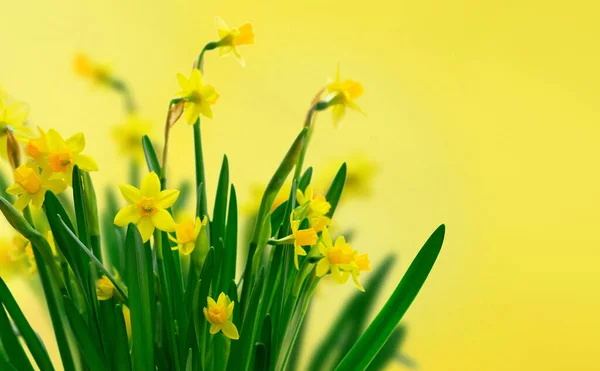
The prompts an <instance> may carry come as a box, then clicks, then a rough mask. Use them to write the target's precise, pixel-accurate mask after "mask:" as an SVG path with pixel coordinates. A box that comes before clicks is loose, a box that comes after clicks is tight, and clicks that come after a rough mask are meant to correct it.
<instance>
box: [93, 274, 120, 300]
mask: <svg viewBox="0 0 600 371" xmlns="http://www.w3.org/2000/svg"><path fill="white" fill-rule="evenodd" d="M114 294H115V285H113V283H112V281H111V280H109V279H108V277H106V276H104V275H103V276H102V278H100V279H99V280H98V281H96V296H97V297H98V300H108V299H110V298H112V297H113V295H114Z"/></svg>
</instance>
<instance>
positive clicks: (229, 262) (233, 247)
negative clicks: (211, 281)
mask: <svg viewBox="0 0 600 371" xmlns="http://www.w3.org/2000/svg"><path fill="white" fill-rule="evenodd" d="M237 240H238V210H237V196H236V193H235V187H234V186H233V184H232V185H231V196H230V197H229V210H228V212H227V227H226V231H225V254H224V257H223V268H222V270H221V281H220V286H221V291H223V292H226V291H227V289H228V288H229V285H230V282H231V281H232V280H234V279H235V267H236V262H237Z"/></svg>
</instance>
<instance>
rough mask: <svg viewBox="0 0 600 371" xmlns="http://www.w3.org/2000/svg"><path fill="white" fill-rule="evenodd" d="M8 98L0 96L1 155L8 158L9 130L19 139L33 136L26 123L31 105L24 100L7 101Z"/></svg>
mask: <svg viewBox="0 0 600 371" xmlns="http://www.w3.org/2000/svg"><path fill="white" fill-rule="evenodd" d="M5 100H6V98H5V97H3V96H0V156H2V157H3V158H7V152H6V146H7V144H6V132H7V131H8V130H9V131H11V132H12V133H13V135H14V136H15V138H16V139H17V140H19V141H22V142H24V141H26V140H27V138H29V137H31V135H32V132H31V130H30V129H29V128H28V127H26V126H25V125H24V122H25V120H26V119H27V116H28V115H29V106H27V104H25V103H22V102H15V103H11V104H7V103H6V101H5Z"/></svg>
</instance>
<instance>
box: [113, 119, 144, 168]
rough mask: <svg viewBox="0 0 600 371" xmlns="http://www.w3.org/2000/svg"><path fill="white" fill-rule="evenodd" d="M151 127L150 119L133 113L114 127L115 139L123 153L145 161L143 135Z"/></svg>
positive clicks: (139, 160) (136, 159)
mask: <svg viewBox="0 0 600 371" xmlns="http://www.w3.org/2000/svg"><path fill="white" fill-rule="evenodd" d="M151 129H152V125H151V124H150V121H147V120H144V119H142V118H140V117H139V116H138V115H136V114H131V115H129V117H128V118H127V121H125V122H124V123H123V124H121V125H117V126H115V127H113V139H114V140H115V142H117V145H118V146H119V151H120V152H121V153H122V154H124V155H126V156H127V157H129V158H132V159H134V160H135V161H138V162H142V161H144V149H143V147H142V136H144V135H146V134H148V133H149V132H150V131H151Z"/></svg>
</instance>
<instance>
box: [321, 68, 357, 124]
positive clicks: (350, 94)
mask: <svg viewBox="0 0 600 371" xmlns="http://www.w3.org/2000/svg"><path fill="white" fill-rule="evenodd" d="M327 92H328V93H329V96H328V97H329V98H328V101H329V106H333V107H332V115H333V125H334V126H335V127H336V128H337V127H339V123H340V121H341V120H342V118H343V117H344V115H345V114H346V107H349V108H351V109H353V110H355V111H358V112H360V113H363V114H364V112H363V111H362V109H361V108H360V107H359V106H358V105H357V104H356V103H355V102H354V100H355V99H358V98H360V96H362V95H363V92H364V89H363V86H362V84H361V83H360V82H358V81H354V80H350V79H346V80H344V81H342V79H341V76H340V66H339V65H338V69H337V73H336V76H335V80H334V81H332V82H330V83H329V84H328V85H327Z"/></svg>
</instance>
